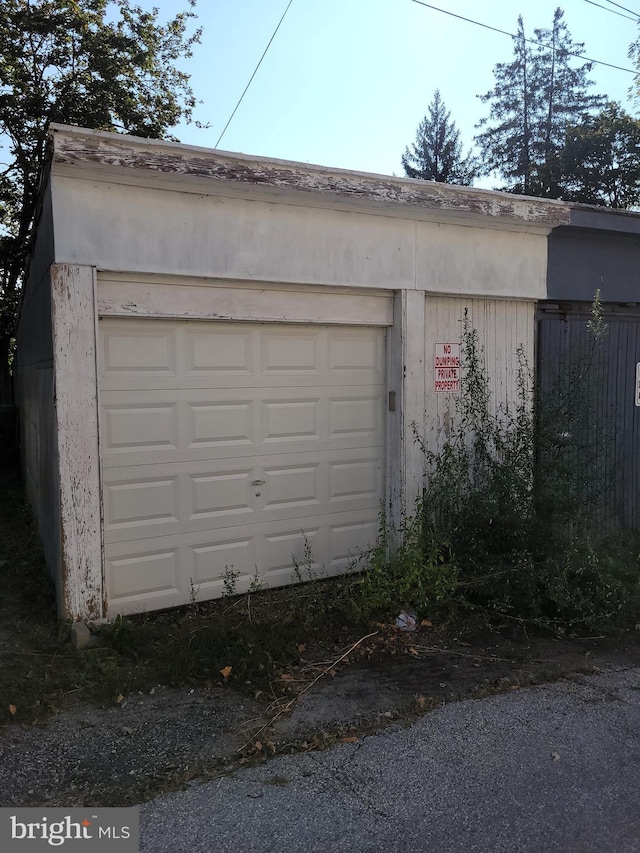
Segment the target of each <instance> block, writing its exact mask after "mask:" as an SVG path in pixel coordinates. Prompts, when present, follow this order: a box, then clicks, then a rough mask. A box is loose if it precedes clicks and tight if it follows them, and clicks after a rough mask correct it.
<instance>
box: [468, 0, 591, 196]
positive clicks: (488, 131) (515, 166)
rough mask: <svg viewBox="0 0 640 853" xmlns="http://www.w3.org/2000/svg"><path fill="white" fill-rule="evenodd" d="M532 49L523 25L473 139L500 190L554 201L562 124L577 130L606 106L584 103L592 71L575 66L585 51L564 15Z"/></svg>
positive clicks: (537, 33)
mask: <svg viewBox="0 0 640 853" xmlns="http://www.w3.org/2000/svg"><path fill="white" fill-rule="evenodd" d="M532 41H535V42H538V44H531V43H530V42H529V40H528V38H527V36H526V35H525V30H524V24H523V21H522V17H520V18H518V31H517V34H516V36H515V37H514V58H513V61H512V62H510V63H499V64H498V65H496V67H495V69H494V77H495V81H496V83H495V86H494V88H493V89H492V90H491V91H490V92H487V93H486V94H485V95H481V96H480V99H481V100H482V101H483V102H484V103H488V104H489V105H490V108H489V115H488V116H487V117H486V118H484V119H482V120H481V122H480V123H479V125H478V127H479V128H481V129H482V132H481V133H480V134H479V135H478V136H477V137H476V142H477V144H478V145H479V147H480V150H481V154H482V160H483V163H484V169H485V173H486V174H490V173H492V172H498V173H499V174H500V175H501V176H502V177H503V178H504V179H505V180H506V182H507V184H506V186H505V187H504V189H507V190H510V191H511V192H518V193H525V194H527V195H536V196H548V197H551V198H557V197H558V196H559V195H560V194H561V187H560V184H559V156H560V151H561V150H562V148H563V146H564V142H565V132H566V127H567V125H568V124H574V125H575V124H579V123H580V121H582V120H583V119H585V118H586V117H587V116H588V115H589V114H590V113H592V112H593V111H594V110H595V109H599V108H601V107H603V106H604V99H603V98H602V97H600V96H598V95H590V94H589V92H588V90H589V87H590V86H591V81H590V80H589V76H588V75H589V72H590V70H591V67H592V63H590V62H583V63H580V64H577V65H576V58H579V57H580V56H581V55H582V53H583V49H584V45H583V44H580V43H576V42H574V41H572V39H571V36H570V34H569V31H568V29H567V25H566V23H565V22H564V13H563V12H562V10H561V9H556V11H555V14H554V16H553V25H552V27H551V29H536V30H534V38H533V39H532Z"/></svg>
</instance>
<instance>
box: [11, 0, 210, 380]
mask: <svg viewBox="0 0 640 853" xmlns="http://www.w3.org/2000/svg"><path fill="white" fill-rule="evenodd" d="M186 2H187V9H186V10H185V11H183V12H180V13H178V14H177V15H176V16H175V17H174V18H173V19H171V20H169V21H168V22H166V23H162V22H161V21H160V20H159V17H158V16H159V12H158V10H157V9H154V10H153V11H151V12H146V11H143V10H142V9H141V8H140V7H139V6H136V5H135V4H133V3H131V2H130V0H111V2H110V0H4V2H3V8H2V15H1V16H0V237H1V240H0V318H3V317H4V318H7V317H8V318H9V319H8V321H7V322H4V323H0V353H2V352H3V351H4V350H5V349H6V337H7V334H8V332H7V329H8V328H9V329H10V328H11V327H12V325H13V318H14V317H15V305H16V302H17V293H18V291H19V288H20V283H21V277H22V271H23V268H24V263H25V260H26V256H27V252H28V247H29V242H30V239H31V234H32V231H33V227H34V218H35V212H36V205H37V199H38V189H39V187H38V176H39V174H40V170H41V168H42V166H43V164H44V160H45V155H46V146H47V128H48V125H49V123H50V122H61V123H64V124H75V125H81V126H84V127H90V128H94V129H98V130H111V131H123V132H127V133H132V134H135V135H138V136H146V137H154V138H159V137H165V136H167V134H168V133H169V131H170V129H171V128H173V127H175V126H176V124H178V122H179V121H181V120H183V119H184V120H186V121H189V120H190V119H191V115H192V110H193V107H194V106H195V99H194V96H193V92H192V90H191V88H190V86H189V76H188V74H187V73H186V72H184V71H182V70H180V69H179V68H178V65H177V63H180V62H182V60H184V59H187V58H189V57H190V56H191V54H192V50H193V46H194V45H195V44H197V43H198V42H199V40H200V30H198V29H196V30H195V31H193V32H191V33H189V28H190V24H191V19H192V18H194V17H195V13H194V8H195V2H194V0H186ZM3 341H4V343H5V345H4V346H3ZM6 369H7V368H6V365H5V364H0V380H1V372H2V371H3V370H4V371H5V372H6ZM1 388H2V382H1V381H0V396H1Z"/></svg>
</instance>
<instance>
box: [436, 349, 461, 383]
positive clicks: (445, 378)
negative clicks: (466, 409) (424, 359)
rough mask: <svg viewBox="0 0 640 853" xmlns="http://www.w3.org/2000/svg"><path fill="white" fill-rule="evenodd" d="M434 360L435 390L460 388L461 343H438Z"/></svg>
mask: <svg viewBox="0 0 640 853" xmlns="http://www.w3.org/2000/svg"><path fill="white" fill-rule="evenodd" d="M435 348H436V351H435V358H434V361H433V373H434V391H449V392H452V391H453V392H455V391H459V390H460V344H459V343H455V344H454V343H449V344H436V345H435Z"/></svg>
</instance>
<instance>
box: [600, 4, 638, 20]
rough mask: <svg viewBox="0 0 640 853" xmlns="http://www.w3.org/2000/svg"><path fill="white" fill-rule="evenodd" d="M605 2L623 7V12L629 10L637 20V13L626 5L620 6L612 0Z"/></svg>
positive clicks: (619, 7)
mask: <svg viewBox="0 0 640 853" xmlns="http://www.w3.org/2000/svg"><path fill="white" fill-rule="evenodd" d="M607 3H610V4H611V5H612V6H617V7H618V9H623V10H624V11H625V12H631V14H632V15H635V16H636V20H637V18H638V13H637V12H634V11H633V9H627V7H626V6H621V5H620V4H619V3H614V2H613V0H607Z"/></svg>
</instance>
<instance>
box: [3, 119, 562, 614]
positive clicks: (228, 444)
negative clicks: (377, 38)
mask: <svg viewBox="0 0 640 853" xmlns="http://www.w3.org/2000/svg"><path fill="white" fill-rule="evenodd" d="M41 187H42V197H41V206H40V218H39V221H38V225H37V228H36V231H35V234H34V240H33V247H32V254H31V257H30V259H29V266H28V270H27V273H26V278H25V286H24V290H23V296H22V303H21V306H20V317H19V322H18V328H17V331H16V339H17V345H16V356H15V360H14V381H15V398H16V405H17V409H18V413H19V432H20V452H21V456H22V465H23V471H24V478H25V484H26V488H27V493H28V495H29V499H30V501H31V503H32V505H33V507H34V511H35V515H36V517H37V523H38V530H39V533H40V537H41V540H42V544H43V550H44V555H45V559H46V561H47V564H48V566H49V568H50V572H51V577H52V579H53V581H54V583H55V586H56V595H57V602H58V608H59V614H60V616H61V617H62V618H65V619H71V620H79V619H83V620H84V619H87V620H93V619H101V618H107V619H111V618H113V617H114V616H116V615H117V614H134V613H139V612H147V611H149V612H150V611H153V610H160V609H164V608H168V607H174V606H177V605H183V604H188V603H189V602H191V601H192V600H195V601H206V600H209V599H213V598H217V597H219V596H221V595H224V594H225V593H226V592H227V591H228V589H229V587H230V586H232V587H233V588H234V591H235V592H238V593H242V592H244V591H245V590H248V589H251V588H254V587H255V585H258V586H259V585H265V584H267V585H268V586H269V587H276V586H279V585H281V584H286V583H290V582H291V581H292V580H293V581H295V580H296V579H297V577H298V576H299V575H300V574H302V576H303V577H305V576H308V575H309V573H311V574H314V575H323V574H327V575H330V574H334V573H339V572H342V571H344V570H346V569H349V568H350V567H351V566H352V565H353V561H354V560H355V559H357V558H358V555H359V554H360V553H361V552H362V551H363V550H364V549H366V548H367V547H368V546H370V545H371V544H372V543H374V541H375V540H376V537H377V534H378V527H379V520H380V517H381V516H382V517H383V519H384V523H385V525H386V529H387V531H388V532H389V540H390V541H391V542H393V541H397V537H399V536H400V535H401V533H402V529H403V524H404V523H405V521H406V519H407V517H408V516H410V514H411V513H412V512H413V510H414V507H415V502H416V500H417V499H419V497H420V495H421V494H422V491H423V488H424V482H425V481H424V476H425V456H424V453H423V451H422V449H421V443H420V441H416V437H420V438H422V439H423V440H424V441H426V442H427V445H428V446H429V447H430V448H432V449H437V446H438V444H439V442H440V441H441V439H442V437H443V436H446V435H448V434H449V431H450V429H451V427H452V424H453V423H454V420H455V414H456V411H457V405H458V396H459V392H457V391H455V390H453V389H452V390H450V391H442V390H441V389H440V390H439V389H438V387H437V385H436V384H435V380H436V379H437V377H436V376H435V362H434V353H435V347H436V345H437V344H438V345H443V344H444V345H449V346H451V347H452V348H455V349H456V350H457V349H458V348H459V347H460V345H461V340H462V329H463V320H464V317H466V316H468V317H470V318H471V319H472V321H473V323H474V327H475V328H476V330H477V331H478V334H479V339H480V344H481V346H483V347H485V350H486V353H487V354H488V357H489V359H490V372H491V387H492V389H494V390H495V393H496V401H497V404H498V405H503V406H504V405H509V404H510V402H511V400H513V399H514V393H515V392H514V389H515V388H516V384H514V377H515V376H516V373H517V365H518V357H519V356H518V353H524V354H525V355H526V356H527V358H528V360H529V363H530V364H532V363H533V343H534V330H535V306H536V303H537V302H538V301H539V300H541V299H545V298H546V297H547V286H546V276H547V262H548V251H547V250H548V245H547V238H548V235H549V234H550V232H551V231H552V230H553V229H555V228H557V227H558V226H562V225H567V224H569V219H570V217H571V215H573V214H572V210H571V208H570V207H569V206H568V205H565V204H563V203H562V202H557V201H548V200H544V199H521V198H518V197H516V196H512V195H510V194H507V193H504V194H500V193H494V192H490V191H488V190H480V189H474V188H472V187H457V186H446V185H440V184H434V183H432V182H430V181H420V180H410V179H407V178H397V177H393V176H380V175H367V174H364V173H359V172H350V171H345V170H341V169H334V168H326V167H323V166H315V165H310V164H308V163H306V164H305V163H293V162H289V161H285V160H274V159H265V158H260V157H253V156H251V155H245V154H234V153H231V152H223V151H215V150H210V149H206V148H197V147H193V146H187V145H181V144H179V143H176V142H171V141H166V140H151V139H143V138H137V137H132V136H124V135H120V134H115V133H108V132H104V131H95V130H88V129H85V128H77V127H70V126H65V125H52V126H51V128H50V147H49V152H48V156H47V159H46V164H45V167H44V170H43V174H42V180H41ZM309 570H310V572H309ZM230 581H231V583H230Z"/></svg>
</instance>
